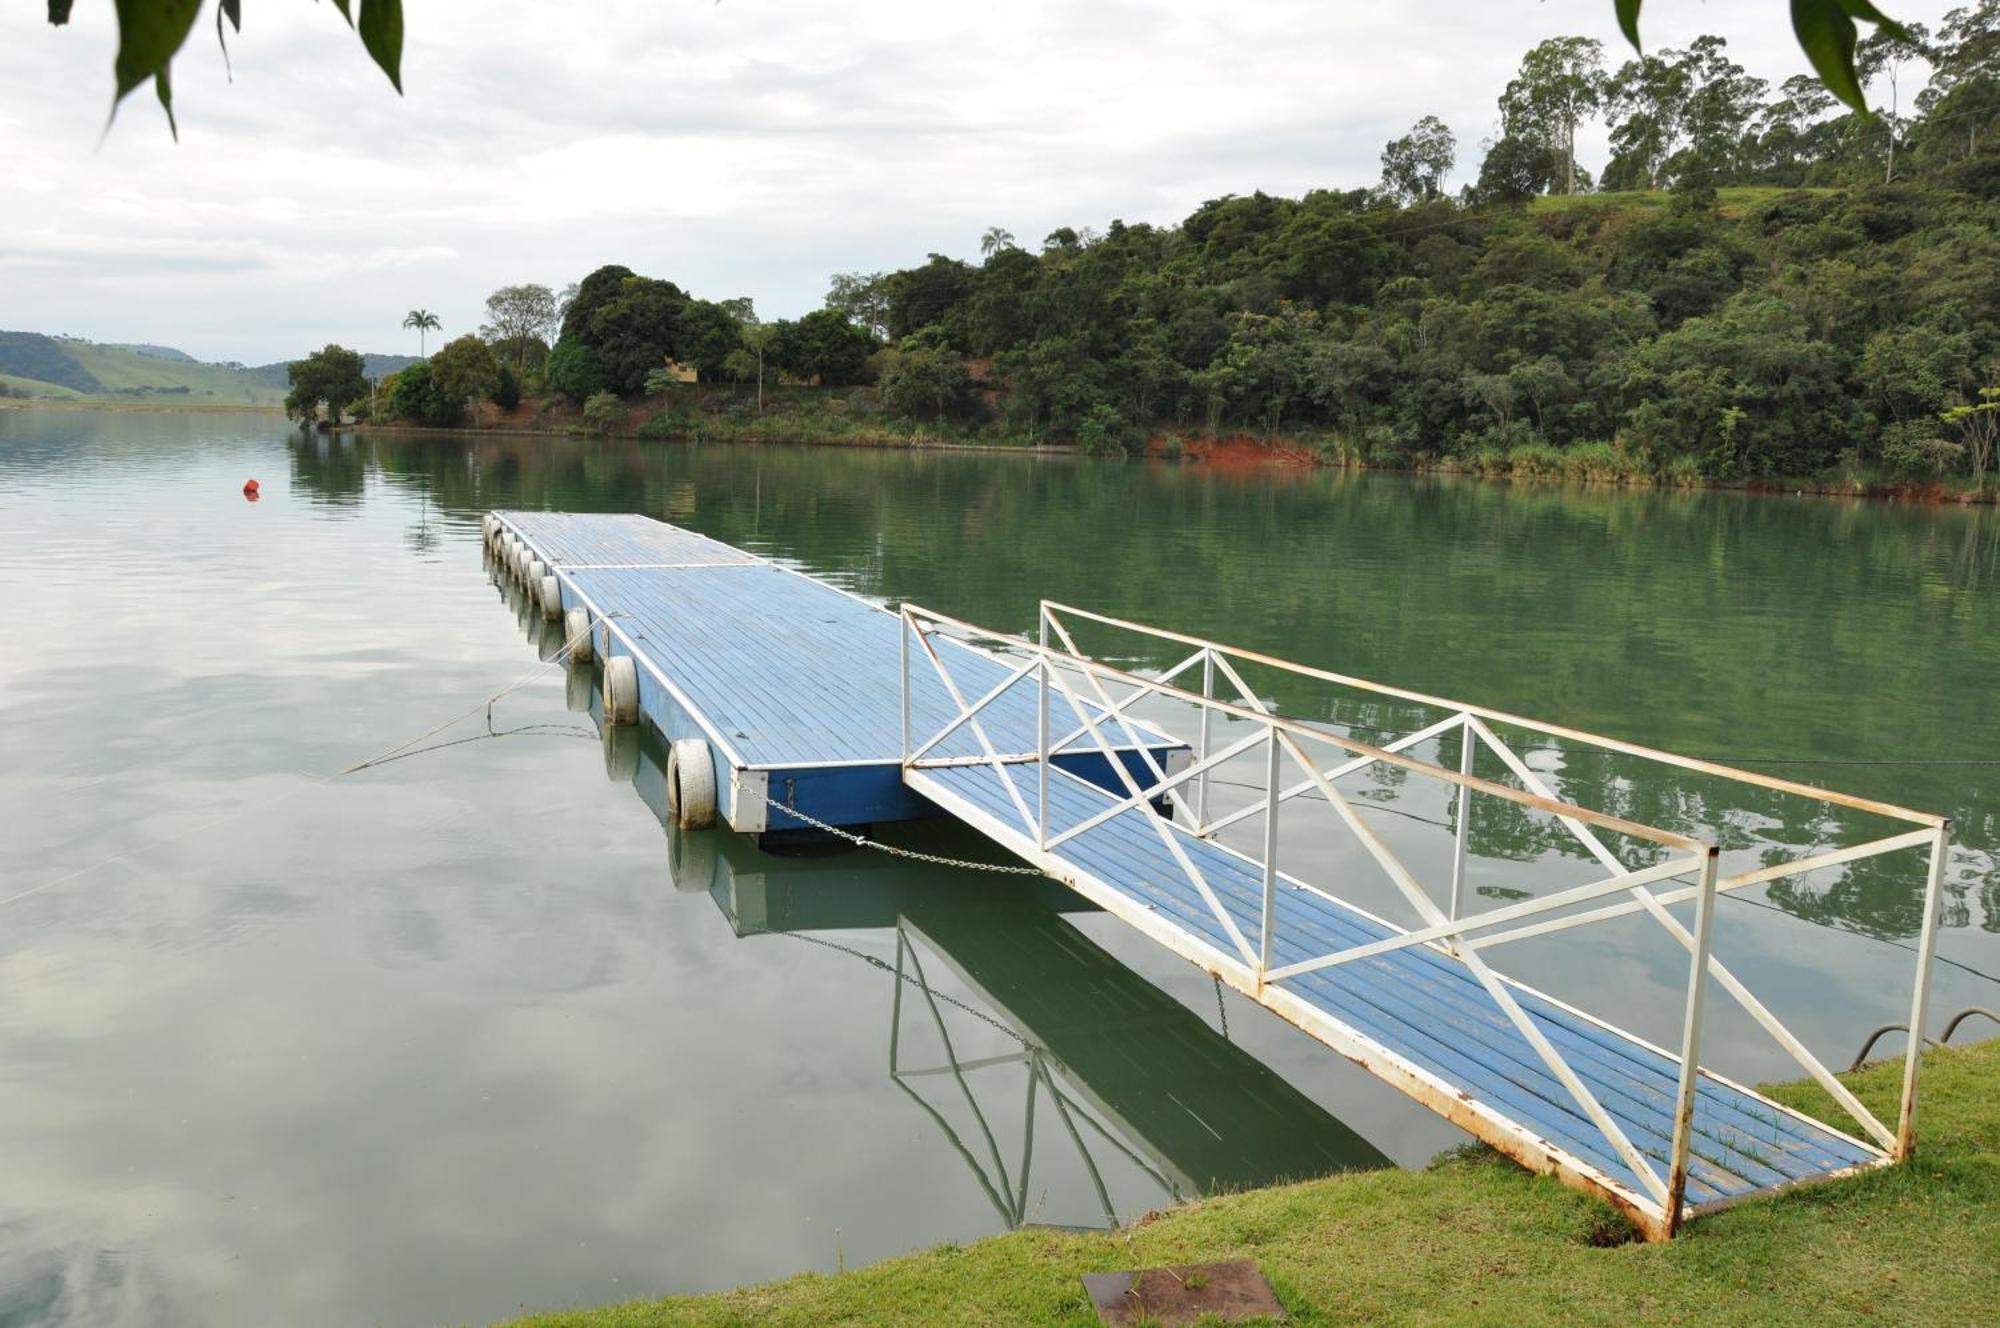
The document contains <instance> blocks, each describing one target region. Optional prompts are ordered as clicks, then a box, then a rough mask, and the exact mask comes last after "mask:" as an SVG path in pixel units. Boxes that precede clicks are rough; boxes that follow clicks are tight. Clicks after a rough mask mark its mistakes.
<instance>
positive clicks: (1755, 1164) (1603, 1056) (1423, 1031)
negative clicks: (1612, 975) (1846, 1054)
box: [913, 766, 1878, 1203]
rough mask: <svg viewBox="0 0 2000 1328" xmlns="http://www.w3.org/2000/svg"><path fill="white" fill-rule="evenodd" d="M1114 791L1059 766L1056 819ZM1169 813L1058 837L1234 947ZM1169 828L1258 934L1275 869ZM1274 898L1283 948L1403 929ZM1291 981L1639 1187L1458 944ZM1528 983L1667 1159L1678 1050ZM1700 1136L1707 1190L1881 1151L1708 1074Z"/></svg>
mask: <svg viewBox="0 0 2000 1328" xmlns="http://www.w3.org/2000/svg"><path fill="white" fill-rule="evenodd" d="M1011 773H1012V777H1013V779H1014V782H1015V784H1016V787H1017V788H1018V789H1021V790H1022V791H1023V792H1024V793H1025V792H1027V791H1029V790H1032V788H1033V786H1034V767H1033V766H1027V767H1022V768H1018V769H1016V770H1014V771H1012V772H1011ZM913 782H915V783H916V784H917V786H918V787H919V788H920V789H921V788H931V789H936V790H939V791H940V793H941V795H943V794H949V795H952V796H956V797H958V798H961V799H964V800H966V801H968V802H971V803H972V804H974V805H976V806H979V807H980V808H982V809H983V810H985V811H987V812H988V813H989V814H990V815H991V816H992V817H994V818H996V819H999V820H1002V821H1005V822H1011V821H1014V820H1015V819H1016V813H1015V812H1014V810H1013V804H1012V801H1011V800H1010V799H1009V798H1008V797H1007V796H1006V793H1005V791H1004V789H1003V787H1002V786H1001V784H1000V782H999V778H998V776H997V775H996V774H995V773H994V772H993V770H992V769H991V768H990V767H952V768H947V769H937V770H929V771H924V772H921V773H919V774H917V775H915V776H913ZM1105 805H1106V797H1105V795H1104V794H1103V793H1102V792H1101V791H1099V790H1098V789H1096V788H1095V787H1092V786H1090V785H1087V784H1084V783H1082V782H1080V781H1076V780H1071V779H1066V778H1056V779H1053V780H1051V783H1050V819H1051V822H1052V824H1053V825H1056V826H1069V825H1074V824H1077V823H1078V822H1080V821H1082V820H1084V819H1085V818H1086V817H1088V816H1090V815H1092V814H1095V813H1096V812H1097V811H1100V810H1102V808H1103V807H1104V806H1105ZM1161 824H1162V823H1161V822H1159V821H1158V820H1157V818H1153V817H1151V816H1150V815H1149V814H1147V813H1139V812H1127V813H1125V814H1122V815H1120V816H1117V817H1114V818H1112V819H1111V820H1109V821H1107V822H1106V823H1105V824H1104V825H1102V826H1099V827H1097V828H1096V829H1094V830H1091V831H1088V832H1086V833H1084V834H1083V835H1080V836H1078V837H1077V838H1076V839H1074V840H1072V841H1070V842H1069V843H1067V844H1065V845H1063V846H1062V848H1061V849H1060V850H1059V852H1060V854H1061V856H1062V857H1063V858H1064V859H1065V860H1066V861H1068V862H1070V863H1071V864H1072V865H1073V866H1075V867H1076V868H1078V869H1079V870H1081V871H1082V872H1084V873H1086V874H1088V875H1089V876H1091V877H1092V878H1094V879H1095V880H1096V881H1098V882H1100V883H1102V884H1104V885H1105V886H1107V887H1108V888H1111V889H1113V890H1117V891H1119V892H1121V893H1124V894H1126V895H1128V896H1129V897H1131V898H1132V899H1134V900H1136V901H1138V902H1141V903H1143V904H1145V905H1146V906H1148V907H1150V908H1152V909H1153V910H1155V911H1156V912H1158V913H1159V914H1160V915H1162V916H1163V917H1165V918H1168V919H1170V920H1172V921H1174V922H1175V923H1177V924H1178V925H1179V926H1180V927H1181V928H1183V929H1184V930H1186V931H1188V932H1190V933H1192V934H1193V935H1195V936H1197V937H1199V938H1201V939H1203V940H1205V941H1206V942H1207V943H1209V944H1210V945H1212V946H1214V947H1215V948H1216V949H1217V950H1218V951H1221V952H1222V953H1224V954H1226V955H1230V956H1232V957H1233V956H1234V950H1233V946H1232V944H1231V942H1230V941H1229V940H1228V937H1227V933H1226V932H1225V931H1224V930H1223V928H1222V926H1221V924H1220V923H1219V922H1218V921H1217V920H1216V918H1215V917H1214V915H1213V914H1212V913H1211V912H1210V911H1209V909H1208V908H1207V906H1206V904H1205V903H1204V902H1203V901H1202V899H1201V898H1200V895H1199V894H1198V892H1197V891H1196V890H1195V888H1194V886H1193V885H1192V884H1191V883H1190V882H1189V881H1188V880H1187V879H1186V877H1185V875H1184V874H1183V873H1182V872H1181V870H1180V868H1179V867H1178V866H1177V865H1176V864H1175V863H1174V861H1173V859H1172V856H1171V854H1170V853H1169V851H1168V850H1167V849H1166V847H1165V845H1164V844H1163V843H1162V841H1161V838H1160V826H1161ZM1169 833H1171V834H1173V835H1175V836H1176V837H1177V838H1178V840H1179V842H1180V844H1181V846H1182V848H1183V850H1184V851H1186V852H1187V853H1188V855H1189V856H1190V857H1191V858H1193V859H1194V860H1195V861H1196V862H1197V863H1198V864H1199V865H1200V866H1201V868H1202V870H1203V873H1204V875H1205V876H1206V878H1207V880H1208V881H1209V884H1210V886H1211V888H1212V889H1214V890H1215V892H1216V894H1217V895H1218V897H1219V898H1220V899H1221V900H1222V902H1223V905H1224V907H1225V909H1226V910H1227V911H1228V913H1229V915H1230V917H1231V919H1232V920H1233V921H1234V922H1235V923H1236V925H1237V927H1238V928H1239V929H1240V930H1241V931H1242V932H1243V934H1244V935H1245V936H1246V937H1248V938H1249V939H1250V940H1251V942H1252V943H1253V944H1255V943H1256V939H1257V926H1258V918H1259V912H1260V905H1261V899H1262V879H1261V871H1260V869H1259V868H1258V867H1256V866H1255V865H1254V864H1252V863H1250V862H1247V861H1245V860H1244V859H1242V858H1240V857H1237V856H1236V855H1235V854H1233V853H1230V852H1228V851H1227V850H1225V849H1222V848H1220V847H1218V846H1216V845H1214V844H1210V843H1208V842H1206V841H1203V840H1200V839H1197V838H1195V837H1194V836H1192V835H1190V834H1187V833H1186V832H1185V831H1183V830H1180V829H1178V828H1177V827H1169ZM1003 842H1004V841H1003ZM1274 912H1275V913H1276V915H1277V923H1276V926H1275V927H1274V929H1273V946H1272V961H1273V963H1274V964H1285V963H1293V962H1296V961H1299V960H1303V959H1309V958H1312V957H1314V956H1316V955H1320V954H1326V953H1330V952H1331V951H1334V950H1338V949H1344V948H1347V947H1349V946H1353V945H1360V944H1364V943H1366V942H1368V941H1372V940H1378V939H1381V938H1383V937H1386V936H1390V935H1394V934H1396V933H1395V932H1394V930H1393V929H1392V928H1389V927H1386V926H1385V925H1383V924H1382V923H1379V922H1375V921H1373V920H1371V919H1369V918H1368V917H1366V916H1365V915H1363V914H1361V913H1359V912H1357V911H1355V910H1353V909H1351V908H1348V907H1346V906H1345V905H1342V904H1339V903H1337V902H1335V901H1333V900H1330V899H1327V898H1326V897H1325V896H1323V895H1320V894H1318V893H1316V892H1312V891H1307V890H1303V889H1299V888H1297V887H1296V886H1288V887H1286V888H1281V889H1280V890H1279V892H1278V894H1277V897H1276V900H1275V902H1274ZM1280 985H1281V986H1283V987H1284V988H1285V989H1286V990H1288V991H1291V992H1292V993H1293V994H1295V995H1297V996H1299V997H1300V998H1301V999H1303V1000H1305V1001H1306V1002H1307V1003H1309V1004H1310V1005H1312V1006H1313V1007H1315V1008H1316V1009H1318V1010H1320V1011H1321V1012H1322V1013H1324V1014H1325V1015H1326V1016H1327V1017H1329V1018H1330V1019H1333V1020H1335V1021H1337V1022H1338V1023H1340V1024H1343V1025H1345V1026H1346V1027H1347V1028H1349V1029H1351V1030H1353V1031H1355V1032H1358V1033H1360V1034H1362V1035H1364V1036H1366V1037H1368V1038H1370V1039H1372V1040H1374V1041H1375V1042H1377V1043H1378V1044H1380V1045H1381V1046H1383V1047H1385V1048H1387V1049H1388V1050H1389V1051H1391V1052H1392V1053H1394V1054H1396V1055H1397V1056H1399V1057H1402V1058H1403V1059H1405V1060H1406V1061H1408V1062H1410V1063H1411V1064H1414V1065H1416V1066H1418V1067H1419V1068H1421V1069H1423V1070H1425V1071H1427V1072H1429V1073H1431V1074H1433V1075H1435V1076H1437V1077H1438V1078H1439V1079H1441V1080H1443V1081H1444V1082H1446V1083H1447V1084H1450V1085H1452V1086H1453V1087H1455V1088H1457V1089H1459V1090H1460V1091H1463V1092H1465V1093H1466V1094H1468V1095H1470V1096H1471V1097H1473V1098H1475V1099H1477V1100H1480V1101H1482V1102H1485V1103H1487V1104H1488V1105H1489V1106H1491V1107H1493V1108H1495V1109H1497V1110H1498V1111H1499V1112H1500V1113H1501V1114H1502V1115H1504V1116H1506V1117H1508V1118H1510V1119H1513V1120H1515V1121H1518V1122H1521V1123H1523V1124H1526V1125H1528V1126H1529V1127H1530V1128H1531V1129H1534V1130H1536V1131H1537V1132H1539V1133H1541V1134H1542V1135H1543V1136H1544V1137H1545V1138H1548V1139H1550V1140H1551V1141H1553V1142H1555V1143H1557V1144H1559V1145H1560V1146H1561V1147H1563V1148H1565V1149H1567V1150H1568V1151H1570V1152H1572V1153H1574V1154H1575V1155H1577V1156H1578V1157H1581V1158H1583V1159H1585V1160H1586V1161H1588V1162H1590V1163H1591V1164H1592V1165H1593V1166H1595V1167H1597V1168H1598V1169H1599V1170H1601V1171H1603V1172H1605V1173H1606V1174H1608V1175H1612V1176H1617V1177H1621V1178H1623V1179H1625V1180H1626V1182H1627V1183H1628V1184H1630V1185H1631V1186H1632V1187H1633V1188H1635V1189H1637V1188H1639V1185H1640V1182H1639V1181H1638V1179H1637V1177H1635V1176H1633V1175H1632V1174H1631V1172H1630V1170H1629V1168H1628V1167H1627V1166H1626V1165H1625V1163H1624V1161H1623V1160H1622V1159H1621V1158H1619V1157H1618V1156H1617V1155H1616V1153H1615V1152H1614V1151H1613V1150H1612V1149H1611V1147H1610V1145H1609V1144H1608V1143H1607V1142H1605V1140H1604V1139H1603V1137H1602V1135H1601V1134H1600V1133H1599V1132H1598V1130H1597V1128H1596V1126H1595V1125H1594V1124H1592V1123H1591V1121H1590V1120H1589V1118H1588V1117H1587V1116H1586V1115H1585V1114H1584V1113H1583V1110H1582V1108H1581V1107H1580V1106H1579V1105H1578V1104H1577V1103H1576V1102H1575V1100H1574V1099H1573V1098H1572V1097H1571V1096H1570V1094H1569V1093H1568V1091H1567V1090H1566V1089H1564V1088H1563V1086H1562V1085H1561V1083H1560V1082H1559V1081H1557V1080H1556V1079H1555V1078H1554V1076H1553V1075H1552V1074H1550V1073H1549V1071H1548V1069H1547V1067H1546V1066H1544V1065H1543V1064H1542V1061H1541V1058H1540V1056H1539V1055H1537V1054H1536V1052H1535V1050H1534V1049H1533V1047H1531V1046H1530V1045H1529V1044H1528V1042H1527V1040H1526V1039H1525V1038H1524V1037H1523V1036H1522V1035H1521V1033H1520V1031H1519V1030H1518V1029H1516V1028H1515V1027H1514V1025H1513V1024H1512V1023H1511V1022H1510V1021H1509V1020H1508V1019H1507V1016H1506V1014H1505V1012H1504V1011H1502V1010H1501V1009H1500V1008H1499V1006H1498V1005H1497V1004H1495V1002H1494V1001H1493V999H1492V997H1491V995H1489V994H1488V993H1487V991H1486V989H1485V988H1484V987H1483V986H1482V985H1481V984H1480V983H1479V982H1478V980H1477V979H1476V978H1475V977H1474V976H1473V975H1472V973H1471V972H1470V970H1468V969H1467V968H1466V967H1465V966H1464V965H1463V964H1461V963H1459V962H1458V961H1457V960H1455V959H1453V958H1451V957H1450V956H1448V955H1444V954H1440V953H1438V952H1437V951H1434V950H1431V949H1429V948H1427V947H1412V948H1410V949H1406V950H1400V951H1396V952H1393V953H1390V954H1386V955H1381V956H1377V957H1375V958H1372V959H1364V960H1359V961H1356V962H1354V963H1351V964H1347V965H1343V966H1342V967H1340V968H1337V969H1330V970H1324V971H1322V972H1319V973H1312V974H1307V975H1305V976H1303V977H1299V978H1294V979H1290V980H1288V981H1286V982H1284V983H1282V984H1280ZM1517 998H1518V1000H1519V1002H1520V1004H1521V1005H1522V1007H1523V1008H1524V1009H1525V1010H1526V1011H1527V1012H1528V1014H1529V1017H1530V1018H1531V1019H1532V1020H1533V1021H1534V1022H1535V1024H1536V1026H1537V1027H1538V1028H1539V1029H1540V1030H1541V1031H1542V1032H1543V1033H1544V1034H1545V1035H1546V1036H1547V1037H1548V1038H1549V1040H1550V1041H1551V1042H1552V1043H1554V1044H1555V1045H1556V1046H1557V1047H1558V1048H1559V1049H1560V1050H1561V1051H1562V1053H1563V1055H1564V1057H1565V1058H1566V1059H1568V1060H1569V1062H1570V1064H1571V1066H1572V1067H1573V1068H1574V1069H1575V1070H1576V1072H1577V1074H1578V1076H1579V1077H1580V1078H1582V1079H1583V1080H1584V1082H1585V1084H1586V1085H1587V1086H1588V1087H1589V1088H1590V1090H1591V1092H1592V1094H1593V1095H1594V1096H1595V1097H1597V1099H1598V1101H1599V1102H1600V1103H1601V1104H1602V1105H1603V1106H1604V1108H1605V1110H1606V1111H1608V1112H1610V1113H1611V1115H1612V1116H1613V1118H1614V1119H1616V1120H1617V1121H1618V1122H1619V1126H1620V1128H1621V1129H1623V1130H1625V1132H1626V1133H1627V1135H1628V1137H1630V1138H1631V1140H1632V1142H1633V1144H1634V1146H1635V1147H1637V1148H1638V1149H1639V1151H1640V1152H1642V1153H1644V1154H1646V1155H1647V1156H1648V1157H1649V1158H1651V1159H1652V1160H1653V1161H1654V1162H1655V1165H1656V1166H1657V1167H1658V1168H1659V1169H1660V1171H1661V1172H1662V1174H1664V1172H1665V1170H1666V1165H1667V1157H1668V1155H1669V1152H1670V1150H1671V1137H1670V1136H1671V1129H1672V1120H1673V1106H1674V1096H1675V1090H1676V1085H1677V1081H1678V1078H1679V1073H1680V1070H1679V1062H1678V1060H1677V1059H1676V1058H1675V1057H1673V1056H1670V1055H1666V1054H1664V1053H1662V1052H1660V1051H1657V1050H1655V1049H1653V1048H1651V1047H1648V1046H1646V1045H1645V1044H1643V1043H1640V1042H1638V1041H1637V1040H1635V1039H1633V1038H1631V1037H1629V1036H1628V1035H1626V1034H1623V1033H1621V1032H1619V1031H1617V1030H1615V1029H1610V1028H1606V1027H1605V1026H1603V1025H1600V1024H1597V1023H1594V1022H1592V1021H1590V1020H1586V1019H1582V1018H1579V1017H1578V1016H1576V1015H1574V1014H1571V1013H1569V1012H1568V1011H1566V1010H1564V1009H1562V1008H1561V1007H1559V1006H1557V1005H1556V1004H1554V1003H1553V1002H1551V1001H1549V1000H1548V999H1546V998H1544V997H1541V996H1539V995H1536V994H1534V993H1532V992H1528V991H1525V990H1523V991H1521V992H1519V993H1518V997H1517ZM1694 1152H1695V1159H1694V1161H1693V1162H1692V1164H1691V1165H1690V1174H1689V1187H1688V1196H1689V1199H1690V1201H1692V1202H1695V1203H1704V1202H1708V1201H1710V1200H1714V1199H1721V1198H1727V1197H1732V1196H1735V1195H1739V1194H1745V1193H1750V1192H1753V1191H1755V1190H1759V1189H1764V1188H1768V1187H1770V1186H1772V1185H1777V1184H1781V1183H1784V1182H1787V1181H1793V1180H1800V1179H1806V1178H1810V1177H1813V1176H1818V1175H1824V1174H1826V1173H1828V1172H1831V1171H1836V1170H1840V1169H1842V1168H1845V1167H1850V1166H1854V1165H1858V1164H1860V1163H1863V1162H1867V1161H1872V1160H1874V1159H1875V1158H1876V1157H1877V1156H1878V1155H1877V1154H1875V1153H1873V1152H1872V1151H1870V1150H1868V1149H1866V1148H1863V1147H1861V1146H1859V1145H1857V1144H1856V1143H1854V1142H1853V1141H1852V1140H1849V1139H1847V1138H1845V1137H1843V1136H1841V1135H1839V1134H1836V1133H1834V1132H1833V1131H1831V1130H1827V1129H1824V1128H1822V1127H1819V1126H1817V1125H1814V1124H1812V1123H1811V1122H1807V1121H1803V1120H1801V1119H1799V1118H1797V1117H1795V1116H1792V1115H1789V1114H1786V1113H1783V1112H1779V1111H1775V1110H1774V1109H1772V1108H1771V1107H1770V1106H1769V1105H1768V1104H1766V1103H1764V1102H1763V1101H1761V1100H1760V1099H1757V1098H1755V1097H1754V1096H1752V1095H1750V1094H1748V1093H1745V1092H1743V1091H1741V1090H1739V1089H1736V1088H1733V1087H1731V1086H1730V1085H1727V1084H1724V1083H1722V1082H1721V1081H1719V1080H1716V1079H1714V1078H1712V1077H1709V1076H1706V1075H1704V1076H1703V1077H1702V1078H1701V1079H1700V1080H1699V1086H1698V1090H1697V1099H1696V1108H1695V1142H1694Z"/></svg>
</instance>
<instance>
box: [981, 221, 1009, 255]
mask: <svg viewBox="0 0 2000 1328" xmlns="http://www.w3.org/2000/svg"><path fill="white" fill-rule="evenodd" d="M1013 247H1014V232H1012V231H1010V230H1007V229H1005V228H1004V227H1000V226H989V227H987V229H986V234H984V235H982V236H980V237H979V252H980V253H981V254H982V255H984V256H985V257H987V258H991V257H993V255H995V254H997V253H999V252H1000V251H1001V250H1002V249H1012V248H1013Z"/></svg>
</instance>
